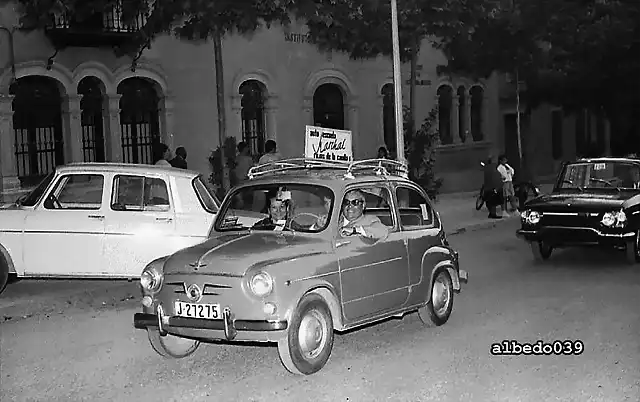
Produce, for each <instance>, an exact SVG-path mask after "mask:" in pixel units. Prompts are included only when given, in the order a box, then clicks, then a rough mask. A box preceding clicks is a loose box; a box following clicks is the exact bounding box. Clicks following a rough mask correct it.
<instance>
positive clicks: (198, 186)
mask: <svg viewBox="0 0 640 402" xmlns="http://www.w3.org/2000/svg"><path fill="white" fill-rule="evenodd" d="M193 189H194V190H195V191H196V195H197V196H198V200H199V201H200V204H201V205H202V208H204V209H205V210H207V211H209V212H211V213H213V214H217V213H218V209H219V208H220V201H218V199H217V198H216V196H215V195H214V194H212V193H211V191H209V188H208V187H207V185H206V184H204V182H203V181H202V176H198V177H196V178H195V179H193Z"/></svg>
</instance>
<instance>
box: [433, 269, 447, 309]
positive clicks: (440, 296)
mask: <svg viewBox="0 0 640 402" xmlns="http://www.w3.org/2000/svg"><path fill="white" fill-rule="evenodd" d="M450 300H451V294H450V290H449V286H448V281H447V279H446V278H445V275H444V274H442V273H441V274H440V275H438V277H437V278H436V280H435V282H434V283H433V291H432V293H431V303H432V304H433V309H434V311H435V313H436V315H437V316H438V317H442V316H443V315H444V314H445V313H446V311H447V309H448V308H449V303H450Z"/></svg>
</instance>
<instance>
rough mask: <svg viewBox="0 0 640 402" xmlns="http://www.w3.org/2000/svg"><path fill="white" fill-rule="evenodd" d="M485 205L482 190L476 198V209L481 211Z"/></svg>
mask: <svg viewBox="0 0 640 402" xmlns="http://www.w3.org/2000/svg"><path fill="white" fill-rule="evenodd" d="M483 206H484V197H483V196H482V192H480V194H478V197H477V198H476V211H480V210H481V209H482V207H483Z"/></svg>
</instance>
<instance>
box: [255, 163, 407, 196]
mask: <svg viewBox="0 0 640 402" xmlns="http://www.w3.org/2000/svg"><path fill="white" fill-rule="evenodd" d="M389 180H393V181H400V182H406V183H411V181H410V180H409V179H408V169H407V168H406V165H405V164H403V163H401V162H397V161H394V160H389V159H366V160H360V161H354V162H351V163H348V162H333V161H318V160H312V159H305V158H293V159H284V160H279V161H274V162H269V163H266V164H263V165H259V166H256V167H254V168H252V169H251V170H250V171H249V180H247V181H246V182H245V183H243V185H254V184H272V183H273V182H274V181H275V182H282V181H286V182H289V183H296V184H311V185H319V186H326V187H330V188H332V189H334V190H339V189H341V188H343V187H346V186H347V185H349V184H352V183H360V182H376V181H378V182H380V181H389Z"/></svg>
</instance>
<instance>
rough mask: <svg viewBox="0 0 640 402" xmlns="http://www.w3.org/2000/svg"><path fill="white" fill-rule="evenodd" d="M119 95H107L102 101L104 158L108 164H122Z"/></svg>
mask: <svg viewBox="0 0 640 402" xmlns="http://www.w3.org/2000/svg"><path fill="white" fill-rule="evenodd" d="M121 97H122V95H120V94H108V95H106V96H105V99H104V109H103V111H104V113H103V115H104V118H103V121H104V132H105V134H106V135H105V137H106V138H105V143H106V144H105V145H106V147H105V154H106V155H105V157H106V160H108V161H110V162H122V161H123V158H122V131H121V130H122V129H121V128H120V98H121Z"/></svg>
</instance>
